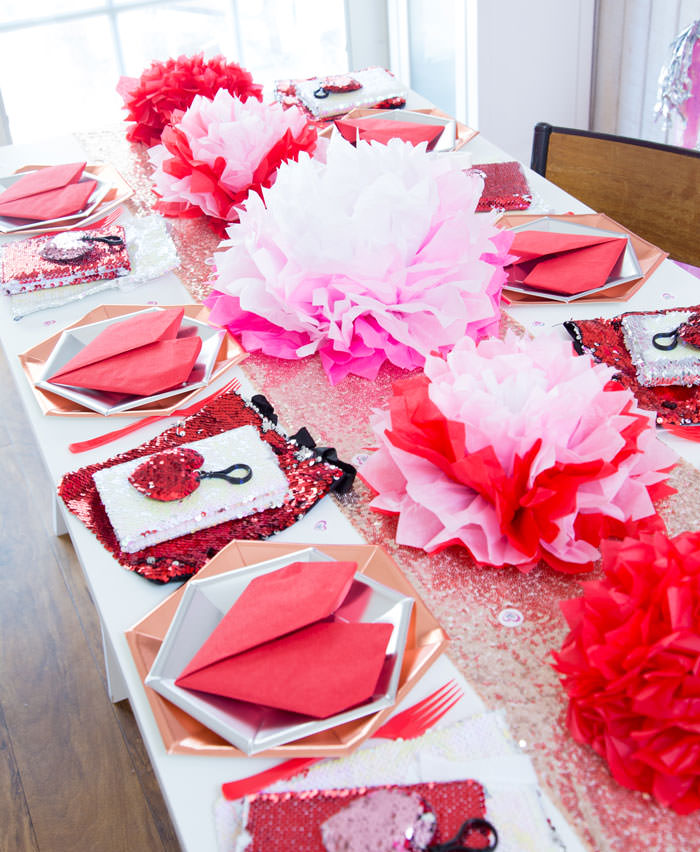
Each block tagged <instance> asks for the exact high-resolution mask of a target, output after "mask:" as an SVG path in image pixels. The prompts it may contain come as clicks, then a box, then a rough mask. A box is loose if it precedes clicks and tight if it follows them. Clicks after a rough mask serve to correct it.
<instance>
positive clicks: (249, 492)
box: [93, 425, 289, 553]
mask: <svg viewBox="0 0 700 852" xmlns="http://www.w3.org/2000/svg"><path fill="white" fill-rule="evenodd" d="M93 478H94V481H95V486H96V487H97V490H98V492H99V495H100V498H101V500H102V503H103V504H104V507H105V510H106V512H107V515H108V517H109V520H110V523H111V524H112V527H113V528H114V532H115V534H116V536H117V539H118V541H119V544H120V546H121V548H122V550H124V551H125V552H126V553H136V552H137V551H139V550H143V549H144V548H145V547H150V546H152V545H155V544H159V543H160V542H163V541H169V540H170V539H173V538H177V537H179V536H182V535H187V534H188V533H193V532H196V531H197V530H201V529H206V528H207V527H211V526H214V525H216V524H221V523H223V522H224V521H230V520H233V519H234V518H243V517H247V516H249V515H252V514H254V513H256V512H261V511H263V510H265V509H269V508H272V507H277V506H281V505H282V504H283V502H284V500H285V498H286V497H287V494H288V492H289V483H288V481H287V477H286V476H285V475H284V473H283V472H282V470H281V469H280V466H279V464H278V463H277V458H276V456H275V453H274V452H273V450H272V448H271V447H270V445H269V444H268V443H266V442H265V441H263V440H262V439H261V438H260V436H259V435H258V432H257V430H256V429H255V427H254V426H252V425H246V426H240V427H239V428H237V429H230V430H229V431H227V432H222V433H221V434H219V435H214V436H213V437H210V438H204V439H203V440H200V441H192V442H189V443H186V444H183V445H182V446H180V447H177V448H174V449H170V450H165V451H163V452H159V453H154V454H153V455H152V456H147V457H146V458H145V459H144V458H139V459H133V460H131V461H127V462H124V463H123V464H118V465H114V466H112V467H108V468H104V469H103V470H99V471H96V472H95V473H94V474H93Z"/></svg>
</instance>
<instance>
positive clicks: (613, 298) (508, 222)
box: [496, 213, 668, 305]
mask: <svg viewBox="0 0 700 852" xmlns="http://www.w3.org/2000/svg"><path fill="white" fill-rule="evenodd" d="M545 217H546V218H547V219H557V220H560V221H562V222H574V223H575V224H579V225H588V226H589V227H591V228H601V229H602V230H604V231H617V232H618V233H620V234H627V236H628V237H629V238H630V243H631V245H632V248H633V249H634V253H635V254H636V255H637V260H638V261H639V267H640V269H641V270H642V277H641V278H635V279H634V281H626V282H624V283H623V284H618V285H617V286H615V287H610V288H608V289H607V290H601V291H599V292H597V293H589V294H588V295H587V296H581V298H580V299H576V300H571V301H570V302H568V303H567V304H575V303H577V302H626V301H627V300H628V299H631V298H632V296H634V294H635V293H636V292H637V290H639V288H640V287H641V286H642V284H644V282H645V281H646V280H647V278H649V276H650V275H651V274H652V272H654V270H655V269H656V267H657V266H658V265H659V264H660V263H661V262H662V261H663V260H665V259H666V258H667V257H668V252H665V251H662V250H661V249H660V248H659V247H658V246H655V245H654V244H653V243H650V242H647V241H646V240H643V239H642V238H641V237H638V236H637V235H636V234H633V233H632V231H630V230H628V229H627V228H625V226H624V225H621V224H620V223H619V222H616V221H615V220H614V219H611V218H610V217H609V216H606V215H605V213H564V214H559V215H551V214H549V213H538V214H536V215H534V214H532V213H504V215H503V216H501V218H500V219H499V220H498V221H497V222H496V225H497V226H498V227H499V228H515V227H516V226H517V225H525V224H527V223H528V222H533V221H534V220H535V219H543V218H545ZM503 289H504V291H506V292H507V294H508V300H509V301H510V302H512V303H513V304H518V305H524V304H532V305H542V304H550V305H551V304H556V305H561V304H563V303H562V302H561V301H559V300H557V299H548V298H547V296H534V295H532V294H531V293H518V292H517V291H516V290H509V289H508V286H507V285H506V286H504V288H503Z"/></svg>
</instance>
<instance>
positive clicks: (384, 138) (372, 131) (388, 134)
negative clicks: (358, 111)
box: [335, 118, 444, 151]
mask: <svg viewBox="0 0 700 852" xmlns="http://www.w3.org/2000/svg"><path fill="white" fill-rule="evenodd" d="M335 126H336V127H337V128H338V131H339V132H340V134H341V135H342V137H343V138H344V139H347V140H348V142H352V144H353V145H354V144H355V143H356V142H357V141H364V142H372V141H375V142H382V143H383V144H386V143H387V142H388V141H389V140H390V139H403V140H404V141H405V142H410V143H411V144H412V145H418V144H419V143H420V142H427V143H428V148H427V150H428V151H432V150H433V148H434V147H435V145H436V144H437V141H438V139H439V138H440V136H442V131H443V130H444V128H443V127H440V126H439V125H435V124H421V123H418V122H414V121H394V120H392V119H383V118H341V119H338V120H337V121H336V122H335Z"/></svg>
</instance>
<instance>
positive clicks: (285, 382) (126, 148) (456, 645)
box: [79, 128, 700, 852]
mask: <svg viewBox="0 0 700 852" xmlns="http://www.w3.org/2000/svg"><path fill="white" fill-rule="evenodd" d="M79 138H80V141H81V143H82V144H83V146H84V147H85V148H86V150H87V152H88V153H89V155H90V157H91V158H94V159H105V160H109V161H111V162H113V163H114V165H115V166H116V167H117V168H119V169H120V170H123V173H124V175H125V177H126V178H127V179H128V180H129V182H130V183H131V184H132V186H133V187H134V189H135V195H134V198H133V200H132V203H133V205H134V206H135V207H136V208H137V211H138V210H141V211H143V212H144V213H145V212H150V210H151V203H152V200H154V196H153V195H152V193H151V190H150V183H149V180H148V177H147V171H146V170H147V166H146V156H145V149H141V150H140V151H138V152H136V153H134V152H132V151H131V146H130V145H129V144H128V143H127V142H126V141H125V139H124V130H123V128H121V129H120V130H119V131H111V132H104V133H99V134H83V135H81V136H80V137H79ZM172 231H173V238H174V239H175V242H176V245H177V247H178V252H179V253H180V257H181V258H182V263H181V266H180V268H179V270H178V274H179V275H180V277H181V279H182V281H183V283H184V285H185V286H186V287H187V289H188V290H189V292H190V293H192V295H193V297H194V298H196V299H201V298H202V297H203V295H204V294H205V293H206V292H207V285H206V281H207V279H208V277H209V272H210V267H209V266H208V265H207V264H206V260H207V259H208V258H210V257H211V255H212V253H213V251H214V250H215V248H216V247H217V245H218V242H219V238H218V237H217V236H216V234H214V233H213V232H212V231H211V230H210V229H209V228H208V226H207V225H206V224H205V223H204V222H203V220H201V219H185V220H173V224H172ZM508 325H510V326H511V327H515V326H516V324H514V323H513V322H512V321H508ZM245 371H246V373H247V374H248V376H249V377H250V379H251V381H252V382H253V384H254V385H255V386H256V387H257V388H258V389H259V391H260V392H261V393H264V394H266V395H267V396H268V397H269V398H270V399H274V400H275V404H276V410H277V412H278V414H279V415H280V420H281V422H282V423H283V424H285V425H288V424H295V423H299V422H310V423H313V424H314V437H315V438H316V439H317V440H318V442H319V443H320V444H323V443H324V442H328V443H332V444H333V445H334V446H336V447H337V449H338V453H339V455H340V456H341V458H345V459H347V460H348V461H353V460H355V461H360V460H361V458H362V456H363V455H364V454H366V453H367V451H368V450H367V448H368V446H371V442H372V433H371V430H370V428H369V425H368V421H369V415H370V413H371V410H372V409H373V408H375V407H381V406H383V405H386V403H387V402H388V399H389V397H390V390H391V383H392V381H394V380H395V379H397V378H399V377H402V376H405V375H406V374H405V373H402V371H400V370H398V369H396V368H394V367H391V366H386V367H384V368H382V370H381V371H380V373H379V376H378V378H377V380H376V381H375V382H368V381H367V380H365V379H362V378H359V377H357V376H349V377H348V378H346V379H344V380H343V381H342V382H340V383H338V384H337V385H336V386H335V387H331V386H330V385H329V384H328V381H327V379H326V376H325V374H324V372H323V369H322V367H321V364H320V361H319V360H318V358H316V357H310V358H306V359H303V360H301V361H283V360H278V359H274V358H271V357H268V356H265V355H260V354H253V355H251V356H250V357H249V358H248V360H247V361H246V363H245ZM670 484H671V485H673V486H674V487H676V488H677V489H678V491H679V493H678V495H676V496H675V497H673V498H669V499H668V500H667V501H666V502H665V503H664V505H662V506H661V507H660V512H661V514H662V516H663V518H664V520H665V521H666V523H667V525H668V527H669V532H670V533H671V534H672V535H675V534H676V533H678V532H680V531H682V530H695V529H698V528H700V475H698V472H697V471H696V470H695V469H694V468H692V467H691V466H690V465H688V464H686V463H680V464H679V465H678V466H677V467H676V468H675V470H674V471H673V474H672V476H671V479H670ZM369 499H370V493H369V490H368V489H367V488H366V486H364V485H363V484H362V483H360V482H356V484H355V487H354V489H353V491H352V492H351V493H350V494H348V495H346V496H345V497H343V498H341V501H340V505H341V508H342V510H343V511H344V512H345V513H346V514H347V516H348V517H349V518H350V519H351V521H352V522H353V524H355V526H356V527H357V529H358V530H359V531H360V532H361V533H362V535H363V536H364V537H365V539H366V540H367V542H369V543H371V544H380V545H382V546H383V547H385V548H386V549H387V550H388V552H389V553H390V554H391V556H392V557H393V558H394V559H395V560H396V561H397V563H398V564H399V566H400V567H401V569H402V570H403V571H404V572H405V573H406V574H407V576H408V577H409V578H410V580H411V582H412V583H413V584H414V585H415V586H416V588H417V590H418V592H419V594H420V595H421V596H422V597H424V599H425V600H426V602H427V603H428V605H429V606H430V608H431V610H432V611H433V613H434V614H435V616H436V617H437V618H438V619H439V621H440V622H441V624H442V625H443V627H444V628H445V630H446V631H447V633H448V634H449V635H450V636H452V637H453V639H452V643H451V651H450V655H451V657H452V659H453V660H454V662H455V663H456V664H457V666H458V668H459V669H460V670H461V671H462V673H463V674H464V676H465V677H466V678H467V679H468V680H469V681H470V683H471V684H472V685H473V686H474V687H475V688H476V689H477V690H478V691H479V692H480V694H481V696H482V698H483V699H484V700H485V702H486V703H487V705H488V706H489V707H490V708H504V709H505V711H506V714H507V718H508V724H509V727H510V730H511V731H512V733H513V734H514V736H515V738H516V740H517V741H518V742H519V743H520V745H521V747H522V748H523V749H524V751H525V753H526V754H528V755H529V756H530V757H531V758H532V760H533V763H534V765H535V767H536V769H537V772H538V776H539V779H540V783H541V785H542V786H543V787H544V788H545V789H546V790H547V792H548V793H549V794H550V796H551V798H552V799H553V800H554V802H555V804H557V805H558V806H559V807H560V808H561V810H562V811H563V812H564V814H565V815H566V817H567V819H568V820H569V822H570V823H571V825H572V826H573V827H574V828H575V830H576V831H577V832H578V834H579V835H580V836H581V838H582V839H583V840H584V842H585V843H586V844H587V845H588V847H589V848H590V849H591V850H601V852H613V851H614V852H628V850H630V849H642V848H643V849H645V850H646V851H647V852H662V850H663V852H667V850H669V849H673V850H686V849H687V850H690V849H694V848H696V846H697V837H698V835H699V834H700V814H694V815H692V816H687V817H682V816H678V815H677V814H674V813H672V812H670V811H668V810H666V809H664V808H662V807H661V806H659V805H658V804H656V803H655V802H654V801H653V800H652V799H651V798H649V797H648V796H646V795H645V794H641V793H636V792H632V791H629V790H627V789H625V788H623V787H621V786H620V785H618V784H617V783H616V782H615V781H613V780H612V778H611V776H610V774H609V772H608V770H607V767H606V765H605V764H604V762H603V761H602V760H601V759H600V758H598V757H597V756H596V755H595V754H594V752H593V751H592V750H591V749H589V748H586V747H583V746H579V745H577V744H576V743H575V742H574V741H573V739H572V738H571V736H570V734H569V732H568V729H567V727H566V696H565V694H564V692H563V690H562V689H561V687H560V685H559V682H558V678H557V676H556V674H555V672H554V671H553V669H552V668H551V662H552V657H551V652H552V651H553V650H555V649H558V648H559V647H560V646H561V643H562V640H563V638H564V636H565V635H566V633H567V628H566V624H565V622H564V619H563V617H562V615H561V613H560V611H559V606H558V601H560V600H562V599H566V598H571V597H575V596H577V595H579V594H580V586H579V580H578V579H576V578H575V577H572V576H568V575H563V574H558V573H555V572H554V571H551V570H549V569H548V568H546V567H543V566H539V567H537V568H535V569H534V570H533V571H532V572H530V573H529V574H521V573H520V572H519V571H517V570H515V569H507V568H505V569H488V568H478V567H476V566H475V565H474V563H473V561H472V560H471V558H470V557H469V555H468V554H467V553H466V552H465V551H464V550H463V549H460V548H457V547H451V548H447V549H446V550H443V551H441V552H439V553H436V554H433V555H427V554H425V553H423V552H422V551H418V550H414V549H412V548H408V547H399V546H397V545H396V543H395V539H394V532H395V526H396V521H395V520H393V519H391V518H387V517H385V516H382V515H379V514H376V513H375V512H372V511H370V510H369V508H368V503H369ZM317 524H318V528H319V529H320V530H323V529H324V528H325V527H326V522H325V521H324V520H323V519H321V520H319V521H318V522H317ZM599 574H600V572H599V571H596V572H593V573H592V575H591V576H590V578H589V579H594V578H597V577H598V576H599Z"/></svg>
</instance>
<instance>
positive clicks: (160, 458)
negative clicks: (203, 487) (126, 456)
mask: <svg viewBox="0 0 700 852" xmlns="http://www.w3.org/2000/svg"><path fill="white" fill-rule="evenodd" d="M203 464H204V458H203V457H202V456H201V455H200V454H199V453H198V452H197V451H196V450H190V449H188V448H187V447H178V448H177V449H175V450H166V451H165V452H162V453H155V455H152V456H149V457H148V459H146V461H145V462H143V464H140V465H139V466H138V467H137V468H136V470H135V471H134V472H133V473H132V474H131V476H130V477H129V482H130V483H131V485H133V486H134V488H135V489H136V490H137V491H140V492H141V494H144V495H145V496H146V497H150V498H151V499H152V500H162V501H164V502H166V501H170V500H182V499H183V497H187V496H188V495H189V494H191V493H192V492H193V491H196V490H197V488H198V487H199V468H200V467H201V466H202V465H203Z"/></svg>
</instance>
